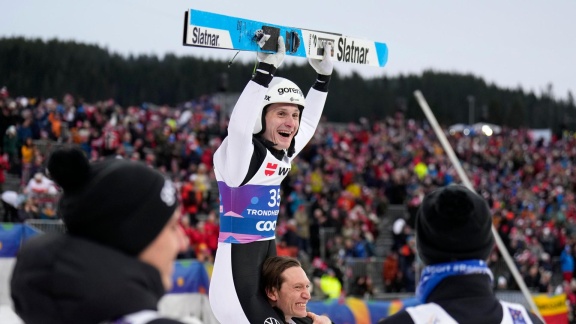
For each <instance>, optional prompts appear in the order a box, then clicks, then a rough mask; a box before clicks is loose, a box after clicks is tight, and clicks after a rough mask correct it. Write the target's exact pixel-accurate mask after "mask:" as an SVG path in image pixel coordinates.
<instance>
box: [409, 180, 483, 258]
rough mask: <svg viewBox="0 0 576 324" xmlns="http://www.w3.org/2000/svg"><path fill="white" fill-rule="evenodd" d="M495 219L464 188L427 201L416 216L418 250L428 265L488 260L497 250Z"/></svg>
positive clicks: (453, 188) (446, 190) (455, 187)
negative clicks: (493, 223) (493, 230)
mask: <svg viewBox="0 0 576 324" xmlns="http://www.w3.org/2000/svg"><path fill="white" fill-rule="evenodd" d="M491 230H492V215H491V213H490V209H489V208H488V204H487V203H486V201H485V200H484V199H483V198H482V197H480V196H479V195H478V194H476V193H475V192H472V191H470V190H469V189H467V188H466V187H464V186H461V185H450V186H447V187H443V188H440V189H437V190H435V191H433V192H431V193H429V194H428V195H426V197H424V200H423V201H422V204H421V205H420V209H419V210H418V212H417V214H416V246H417V249H418V255H419V256H420V258H421V259H422V261H423V262H424V263H425V264H426V265H431V264H437V263H445V262H453V261H458V260H471V259H480V260H484V261H485V260H486V259H488V256H489V254H490V252H491V251H492V248H493V247H494V237H493V235H492V232H491Z"/></svg>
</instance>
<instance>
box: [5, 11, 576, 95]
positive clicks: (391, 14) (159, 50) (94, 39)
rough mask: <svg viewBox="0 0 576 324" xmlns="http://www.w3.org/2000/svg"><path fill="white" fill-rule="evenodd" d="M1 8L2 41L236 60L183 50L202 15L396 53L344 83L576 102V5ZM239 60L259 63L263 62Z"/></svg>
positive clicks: (222, 53) (249, 56)
mask: <svg viewBox="0 0 576 324" xmlns="http://www.w3.org/2000/svg"><path fill="white" fill-rule="evenodd" d="M0 8H2V10H1V12H2V14H1V18H0V37H11V36H24V37H28V38H30V37H34V38H38V37H40V38H42V39H52V38H58V39H60V40H75V41H78V42H84V43H90V44H97V45H100V46H103V47H105V48H107V49H108V50H110V51H113V52H116V53H120V54H155V55H158V56H163V55H164V54H166V53H174V54H176V55H178V56H184V55H193V56H198V57H203V58H206V57H214V58H217V59H226V60H228V59H230V58H231V57H232V56H233V55H234V53H235V52H232V51H228V50H218V49H200V48H195V47H188V46H182V33H183V19H184V12H185V11H186V10H187V9H189V8H194V9H199V10H204V11H211V12H217V13H221V14H226V15H230V16H237V17H243V18H248V19H253V20H261V21H265V22H269V23H272V24H278V25H287V26H297V27H304V28H309V29H316V30H322V31H330V32H340V33H343V34H347V35H350V36H357V37H364V38H367V39H371V40H375V41H380V42H384V43H387V45H388V49H389V57H388V63H387V65H386V66H385V67H384V68H377V67H357V66H356V65H352V64H347V63H337V64H336V69H337V70H338V71H339V72H341V73H344V74H347V73H350V71H351V70H352V69H354V70H356V71H358V72H359V73H360V74H362V75H364V76H380V75H387V76H397V75H399V74H401V73H402V74H407V73H416V74H419V73H421V72H422V71H424V70H426V69H433V70H435V71H444V72H459V73H471V74H474V75H476V76H479V77H482V78H484V80H486V81H487V82H489V83H495V84H496V85H498V86H500V87H506V88H517V87H521V88H522V89H524V90H525V91H534V92H535V93H536V94H541V93H542V91H543V90H544V89H546V88H547V86H548V84H552V86H553V93H554V95H555V96H556V97H558V98H566V97H567V94H568V91H571V92H572V94H573V95H575V96H576V18H575V16H576V0H547V1H542V0H434V1H431V0H370V1H364V0H354V1H350V0H347V1H340V0H330V1H325V0H306V1H304V0H292V1H254V0H235V1H233V0H188V1H183V0H156V1H154V0H99V1H82V0H60V1H56V0H19V1H15V0H0ZM236 59H238V60H241V61H244V62H247V61H253V60H255V54H254V53H248V52H242V53H241V54H239V55H238V57H237V58H236ZM287 61H288V62H301V63H303V62H304V61H303V59H302V58H289V59H287ZM0 80H1V76H0Z"/></svg>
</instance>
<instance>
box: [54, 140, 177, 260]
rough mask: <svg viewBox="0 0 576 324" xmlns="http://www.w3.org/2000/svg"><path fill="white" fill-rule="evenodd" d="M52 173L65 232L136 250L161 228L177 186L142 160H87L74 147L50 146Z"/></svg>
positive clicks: (173, 205)
mask: <svg viewBox="0 0 576 324" xmlns="http://www.w3.org/2000/svg"><path fill="white" fill-rule="evenodd" d="M48 173H49V175H50V177H51V178H52V179H53V180H54V181H55V182H56V183H57V184H58V185H59V186H60V187H61V188H62V189H63V194H62V197H61V198H60V202H59V208H58V213H59V215H60V216H61V217H62V219H63V220H64V223H65V224H66V227H67V230H68V233H69V234H71V235H75V236H80V237H83V238H86V239H89V240H92V241H95V242H98V243H101V244H104V245H107V246H110V247H113V248H116V249H118V250H120V251H123V252H124V253H126V254H128V255H134V256H136V255H138V254H139V253H140V252H142V251H143V250H144V249H145V248H146V247H147V246H148V245H149V244H150V243H151V242H152V241H153V240H154V239H155V238H156V236H158V234H159V233H160V232H161V231H162V229H163V228H164V226H165V225H166V223H167V222H168V220H170V218H171V217H172V215H173V214H174V211H175V209H176V206H177V196H176V190H175V188H174V187H173V185H172V183H171V182H170V181H169V180H166V179H165V178H164V177H163V176H162V174H160V173H159V172H158V171H155V170H154V169H151V168H150V167H148V166H146V165H144V164H143V163H139V162H134V161H129V160H123V159H108V160H104V161H99V162H94V163H89V161H88V159H87V158H86V156H85V154H84V152H83V151H81V150H80V149H78V148H63V149H59V150H57V151H54V152H53V153H52V154H51V155H50V158H49V160H48Z"/></svg>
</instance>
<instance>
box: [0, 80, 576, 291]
mask: <svg viewBox="0 0 576 324" xmlns="http://www.w3.org/2000/svg"><path fill="white" fill-rule="evenodd" d="M212 99H213V98H212V97H210V96H204V97H201V98H198V99H196V100H192V101H189V102H186V103H183V104H182V105H179V106H177V107H168V106H155V105H152V104H142V105H139V106H127V107H123V106H120V105H119V104H117V103H116V102H114V100H112V99H110V100H104V101H100V102H96V103H86V102H83V101H82V100H79V99H78V98H74V97H73V96H72V95H70V94H66V95H65V96H64V97H63V98H62V100H57V99H54V98H49V99H29V98H25V97H16V98H13V97H11V96H10V95H9V93H8V91H7V89H3V90H2V91H0V109H1V114H2V115H1V118H0V121H1V122H0V136H2V143H3V145H2V154H0V156H2V159H1V160H0V171H1V172H0V183H1V182H2V181H3V180H4V177H3V173H4V172H7V173H11V174H13V175H16V176H18V177H19V178H20V179H21V181H20V184H21V192H20V194H21V196H22V195H23V196H24V198H22V199H20V201H19V203H18V204H16V206H15V207H17V208H18V209H24V208H26V207H25V206H28V207H27V208H28V209H30V208H33V207H30V206H29V205H34V204H35V203H34V200H33V199H31V198H30V196H31V195H30V194H29V192H26V190H25V188H26V187H27V184H28V183H29V182H30V181H34V178H35V177H36V175H38V177H40V176H42V177H44V175H42V164H43V162H44V160H45V158H46V155H47V154H48V151H49V147H50V145H61V144H68V143H73V144H76V145H78V146H80V147H82V149H84V150H85V151H86V153H87V155H88V156H89V157H90V159H92V160H97V159H102V158H110V157H111V158H125V159H132V160H136V161H142V162H143V163H146V164H148V165H150V167H154V168H157V169H159V170H161V171H162V172H163V173H165V174H166V176H167V177H170V178H172V180H173V181H174V182H175V183H176V184H177V187H178V188H179V190H180V194H181V205H182V210H183V212H184V213H183V214H184V219H183V221H182V226H183V227H184V228H185V231H186V233H187V235H188V237H189V238H190V249H189V251H187V252H186V253H184V254H183V255H182V257H194V258H198V259H200V260H203V261H207V262H210V261H211V260H212V259H213V257H214V253H215V249H216V246H217V237H218V192H217V187H216V186H215V182H214V175H213V171H212V167H213V165H212V154H213V152H214V150H215V149H216V148H217V147H218V145H219V144H220V143H221V140H222V138H223V137H224V136H226V127H227V124H226V121H227V119H226V117H227V116H223V115H222V114H224V109H222V108H223V107H220V106H219V105H218V104H216V103H215V102H214V100H212ZM326 109H330V107H327V108H326ZM449 141H450V142H451V144H452V146H453V147H454V149H455V152H456V153H457V155H458V157H459V159H460V160H461V162H462V164H463V167H464V169H465V170H466V172H467V174H468V175H469V177H470V179H471V181H472V183H473V185H474V187H475V188H476V190H477V192H478V193H479V194H481V195H482V196H483V197H484V198H485V199H486V200H487V201H488V203H489V205H490V206H491V208H492V211H493V214H494V225H495V227H496V229H497V230H498V233H499V234H500V236H501V238H502V240H503V241H504V244H505V246H506V247H507V249H508V251H509V252H510V254H511V255H512V257H513V258H514V261H515V262H516V265H517V267H518V269H519V270H520V272H521V273H522V275H523V276H524V278H525V282H526V284H527V285H528V287H529V288H530V289H532V290H533V291H534V292H544V293H552V292H557V291H564V292H566V293H567V294H568V296H569V298H571V300H572V301H573V302H576V295H575V294H574V291H575V290H576V281H575V279H573V273H574V271H575V269H574V250H575V249H574V247H575V246H574V242H575V240H574V239H575V237H576V232H575V230H576V227H575V219H576V204H575V201H574V191H575V189H576V188H575V185H576V172H575V171H576V164H575V159H576V138H575V137H574V136H573V135H571V134H563V135H561V136H553V137H552V138H551V139H550V140H549V141H548V140H545V139H542V138H533V137H532V136H531V133H530V131H529V130H525V129H507V128H503V129H502V131H501V133H499V134H493V135H492V136H486V135H485V134H482V133H475V134H474V133H472V134H464V133H462V132H458V133H454V134H449ZM47 143H51V144H47ZM453 182H460V180H459V178H458V175H457V173H456V172H455V169H454V167H453V166H452V165H451V163H450V160H449V159H448V158H447V156H446V154H445V152H444V150H443V149H442V147H441V146H440V144H439V141H438V140H437V138H436V136H435V134H434V132H433V130H432V128H431V127H429V125H428V124H427V123H426V122H425V121H415V120H412V119H406V118H405V116H404V114H403V113H402V112H401V111H399V112H397V113H396V114H394V115H393V116H385V117H383V119H382V120H373V121H368V120H366V119H362V120H360V121H359V122H354V123H348V124H345V125H342V124H334V123H329V122H326V121H322V122H321V123H320V125H319V127H318V130H317V132H316V134H315V136H314V138H313V139H312V141H311V142H310V143H309V145H307V147H306V148H305V149H304V150H303V151H302V152H301V153H300V154H299V156H298V157H297V158H296V159H295V160H294V163H293V165H292V169H291V171H290V173H289V176H288V177H287V178H286V180H285V181H284V183H283V184H282V193H283V195H282V202H283V204H282V205H281V211H280V215H279V220H278V223H277V227H276V229H277V238H278V251H279V254H284V255H293V256H297V257H299V258H301V259H302V260H303V261H304V262H303V263H304V264H308V265H309V266H310V273H311V277H313V279H314V280H313V282H314V284H315V288H316V289H315V290H316V292H317V296H333V295H335V294H336V295H338V294H343V293H348V294H352V295H358V296H372V295H374V293H375V290H374V289H375V288H374V286H373V284H372V281H373V279H374V278H369V277H368V278H367V277H366V276H354V277H352V276H353V275H352V274H351V273H350V271H348V270H347V269H346V267H345V264H346V260H348V259H349V258H356V259H358V258H360V259H366V260H370V258H373V257H380V258H382V259H383V260H384V261H383V266H382V271H381V275H382V281H383V282H384V287H385V288H384V290H385V291H386V292H413V291H414V289H415V286H416V284H417V282H416V280H417V271H418V260H417V257H416V253H415V244H414V235H413V231H412V228H413V226H414V224H413V219H414V215H415V211H416V210H417V208H418V206H419V204H420V202H421V199H422V198H423V196H424V195H425V194H426V193H427V192H429V191H431V190H434V189H435V188H437V187H439V186H444V185H447V184H450V183H453ZM56 197H57V193H56ZM30 201H32V202H30ZM50 203H52V201H50ZM390 205H403V206H406V208H407V210H408V215H409V216H408V217H406V218H405V219H404V218H403V219H401V220H397V219H394V220H388V219H386V217H387V209H388V207H389V206H390ZM40 214H42V216H41V215H40ZM23 217H24V218H26V217H32V218H35V217H45V218H51V217H52V218H53V217H56V216H55V214H54V213H52V214H50V213H46V214H44V213H36V214H34V215H32V216H31V215H28V214H26V216H23ZM383 221H387V222H389V223H393V222H394V223H395V224H394V225H395V226H394V230H393V231H391V232H390V233H382V232H381V229H380V228H381V227H379V224H380V223H381V222H383ZM321 229H330V230H331V231H330V233H333V234H332V235H331V236H330V237H328V238H327V237H321V236H320V233H321V232H322V233H325V232H326V231H323V230H321ZM380 235H389V236H390V237H392V238H393V240H394V241H393V242H394V243H393V244H392V246H390V247H389V248H387V250H386V251H383V253H382V251H381V252H378V249H377V244H376V241H377V238H378V237H379V236H380ZM488 262H489V265H490V267H491V268H492V270H493V272H494V287H495V289H503V290H507V289H518V287H517V285H516V284H515V282H514V279H513V277H512V276H511V273H510V271H509V270H508V269H507V267H506V266H505V264H504V263H503V261H502V258H501V255H500V253H499V251H498V249H497V248H496V249H495V250H494V252H493V254H492V256H491V258H490V259H489V260H488ZM554 275H556V277H558V276H559V278H560V279H559V280H557V282H554V280H553V279H554V278H555V276H554ZM332 278H336V279H337V281H338V282H339V283H340V284H342V283H343V282H344V281H345V280H347V281H350V282H352V284H351V285H350V287H351V288H350V289H349V291H347V292H346V291H344V288H343V287H340V288H338V285H337V284H336V283H335V282H334V280H332ZM322 279H325V280H324V281H325V282H331V285H329V286H330V288H325V289H323V285H322ZM324 286H326V285H324ZM335 291H336V292H335ZM315 294H316V293H315Z"/></svg>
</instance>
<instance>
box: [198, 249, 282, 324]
mask: <svg viewBox="0 0 576 324" xmlns="http://www.w3.org/2000/svg"><path fill="white" fill-rule="evenodd" d="M275 255H276V242H275V240H273V239H272V240H268V241H257V242H252V243H247V244H231V243H218V250H217V251H216V259H215V260H214V270H213V273H212V279H211V281H210V292H209V294H210V306H211V307H212V311H213V312H214V316H215V317H216V319H217V320H218V321H219V322H220V323H247V324H249V323H264V321H265V319H267V318H269V317H272V318H276V319H277V320H278V321H280V320H281V319H280V318H279V317H278V314H276V312H275V311H274V310H273V309H272V307H271V306H270V303H269V302H268V299H267V298H266V296H265V294H264V292H263V291H262V289H261V287H260V276H261V274H262V264H264V260H266V258H268V257H270V256H275Z"/></svg>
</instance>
